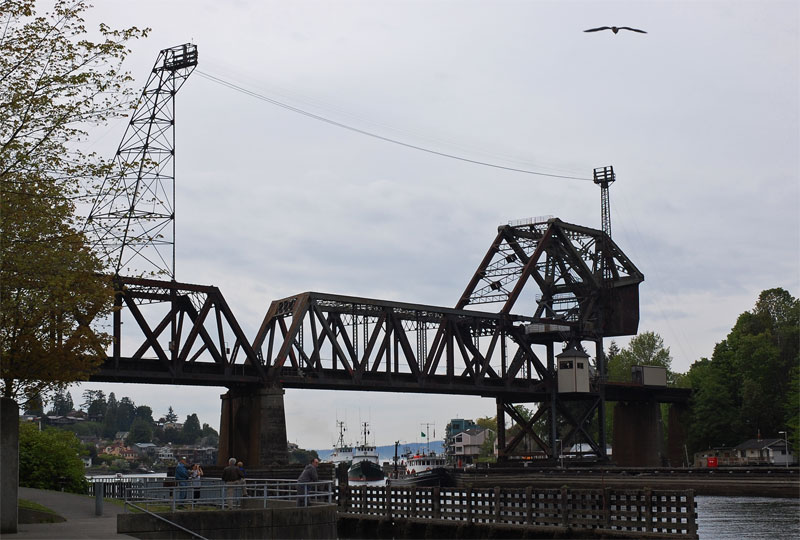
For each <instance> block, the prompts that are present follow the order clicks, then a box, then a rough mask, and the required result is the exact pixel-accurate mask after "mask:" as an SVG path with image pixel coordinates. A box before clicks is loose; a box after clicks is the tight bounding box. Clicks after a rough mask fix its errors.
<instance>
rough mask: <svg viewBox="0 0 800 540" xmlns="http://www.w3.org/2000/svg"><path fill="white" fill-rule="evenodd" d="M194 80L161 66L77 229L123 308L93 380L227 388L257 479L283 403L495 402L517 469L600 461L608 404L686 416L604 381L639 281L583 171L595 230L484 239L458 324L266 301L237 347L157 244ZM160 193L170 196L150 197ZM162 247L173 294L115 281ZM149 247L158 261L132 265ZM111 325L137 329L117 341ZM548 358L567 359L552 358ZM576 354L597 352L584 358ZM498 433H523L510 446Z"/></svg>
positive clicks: (234, 335)
mask: <svg viewBox="0 0 800 540" xmlns="http://www.w3.org/2000/svg"><path fill="white" fill-rule="evenodd" d="M196 64H197V49H196V48H195V47H194V46H192V45H182V46H180V47H175V48H172V49H165V50H164V51H162V52H161V54H160V55H159V59H158V60H157V62H156V66H155V67H154V70H153V74H151V78H150V80H149V81H148V83H147V86H146V88H145V90H144V93H143V98H142V101H141V103H140V107H142V112H140V111H139V110H138V109H137V112H136V113H135V114H134V116H133V118H132V120H131V126H130V127H129V131H131V130H132V134H128V133H126V136H125V138H124V139H123V143H122V145H121V146H120V150H119V151H118V153H117V157H118V160H119V168H118V173H117V176H115V177H113V178H110V179H109V180H108V181H107V185H108V186H109V188H108V189H106V190H105V191H104V192H103V193H101V194H100V195H99V196H98V198H97V201H96V203H95V205H94V207H93V209H92V213H91V214H90V217H89V223H90V232H93V233H94V234H95V235H96V238H97V242H96V244H95V245H96V247H97V249H98V251H99V252H100V253H102V254H105V255H106V256H107V257H109V260H110V261H111V262H112V266H113V268H114V271H115V282H116V284H117V287H118V290H119V294H118V296H117V304H118V306H119V308H120V309H118V310H116V311H115V313H114V320H113V325H112V326H113V334H114V345H113V349H112V350H111V351H110V352H109V354H108V358H107V360H106V361H105V362H104V364H103V366H102V367H101V369H100V370H99V372H98V373H96V374H95V375H94V376H93V377H92V380H94V381H102V382H138V383H155V384H181V385H205V386H226V387H228V389H229V392H228V394H226V395H225V396H223V407H222V409H223V412H222V422H221V428H222V429H221V431H222V434H221V435H222V436H221V448H220V456H223V457H224V456H226V455H233V454H234V453H235V454H236V455H237V456H240V455H241V456H246V461H247V462H248V463H250V464H253V465H257V464H266V463H269V462H272V461H274V460H279V459H280V458H281V452H283V453H284V454H285V449H283V450H281V441H285V423H284V422H285V421H284V419H283V404H282V389H283V388H305V389H329V390H362V391H384V392H417V393H438V394H466V395H478V396H483V397H486V398H493V399H494V400H495V401H496V405H497V412H498V443H499V449H500V450H499V451H500V456H501V457H502V458H505V457H510V456H512V455H519V454H520V453H523V454H524V453H525V452H521V451H520V448H521V442H522V441H523V440H528V441H533V442H534V447H535V448H533V449H530V450H529V451H527V454H528V455H527V456H525V457H531V456H534V457H535V456H539V457H544V458H549V459H551V460H553V459H555V458H556V457H557V455H558V453H560V451H561V448H559V447H558V446H561V447H562V448H563V447H564V446H566V445H567V444H570V445H583V447H585V448H587V449H588V450H587V452H591V453H592V454H593V455H595V456H596V457H598V458H599V459H601V460H602V459H605V458H606V457H607V456H606V433H605V429H606V428H605V403H606V401H607V400H614V401H631V402H645V401H646V402H648V403H657V402H683V401H685V399H686V395H685V392H682V391H677V390H676V389H668V388H655V389H646V390H645V389H642V388H630V387H626V386H624V385H622V386H621V385H614V384H610V383H608V381H607V380H606V363H605V358H604V354H603V339H604V338H606V337H613V336H624V335H633V334H635V333H636V332H637V329H638V324H639V284H640V283H641V282H642V281H643V280H644V276H643V275H642V273H641V272H640V271H639V270H638V269H637V268H636V266H635V265H634V264H633V263H632V261H631V260H630V259H629V258H628V257H627V256H626V255H625V253H624V252H623V251H622V250H621V249H620V247H619V246H617V244H616V243H614V241H613V240H612V239H611V237H610V216H606V214H608V198H607V197H608V184H609V183H610V181H613V180H611V179H613V178H614V176H613V169H610V168H603V169H598V170H595V176H596V178H597V177H598V175H599V178H600V180H601V182H598V183H599V184H600V185H601V189H602V197H603V199H602V200H603V203H602V204H603V216H604V218H603V227H604V230H597V229H593V228H589V227H584V226H580V225H575V224H570V223H565V222H563V221H561V220H559V219H557V218H539V219H530V220H523V221H517V222H511V223H508V224H506V225H502V226H500V227H498V230H497V234H496V236H495V238H494V240H493V241H492V243H491V244H490V246H489V249H488V250H487V252H486V254H485V256H484V257H483V259H482V260H481V262H480V263H479V265H478V268H477V269H476V271H475V273H474V275H473V277H472V279H471V280H470V282H469V283H468V284H467V286H466V288H465V290H464V292H463V293H462V294H461V296H460V298H458V299H457V301H456V302H455V305H454V307H440V306H428V305H420V304H410V303H403V302H394V301H386V300H378V299H369V298H359V297H351V296H342V295H336V294H328V293H320V292H303V293H300V294H296V295H293V296H289V297H287V298H283V299H280V300H275V301H273V302H272V303H271V304H270V306H269V308H268V310H267V312H266V315H265V316H264V319H263V321H262V323H261V325H260V327H259V330H258V332H257V333H256V335H255V336H254V337H253V338H252V340H250V339H248V337H247V336H246V335H245V334H244V332H243V331H242V329H241V327H240V325H239V323H238V322H237V320H236V318H235V317H234V314H233V312H232V311H231V309H230V307H229V306H228V304H227V303H226V301H225V299H224V297H223V295H222V293H221V291H220V290H219V289H218V288H216V287H212V286H203V285H193V284H186V283H180V282H178V281H175V279H174V278H175V275H174V244H170V243H167V242H164V241H162V240H161V239H160V235H161V234H162V232H163V231H165V230H167V229H169V226H168V225H164V224H165V223H172V222H173V221H174V216H175V214H174V200H172V199H169V196H170V195H172V196H173V197H174V169H171V167H174V141H173V143H172V144H173V146H169V145H168V144H167V145H164V144H160V143H158V141H161V142H162V143H164V142H167V143H168V142H169V136H167V133H168V132H169V133H171V131H170V130H172V129H174V115H173V111H172V109H171V106H172V100H174V96H175V92H177V90H178V88H180V86H181V85H182V84H183V82H185V80H186V78H187V77H188V76H189V74H190V73H191V71H192V70H193V69H194V67H195V66H196ZM169 171H172V176H170V175H169ZM598 171H600V172H598ZM609 175H610V176H609ZM165 180H168V184H169V186H170V187H171V189H164V188H163V185H164V184H163V182H164V181H165ZM159 186H161V187H159ZM148 194H149V195H148ZM148 197H149V198H150V199H152V198H153V197H156V198H165V197H166V199H167V200H166V201H165V202H162V203H161V204H162V205H163V209H162V210H158V211H153V212H150V213H148V212H146V211H144V210H143V209H142V207H143V206H146V207H150V208H152V201H151V200H149V199H148ZM170 201H171V202H170ZM166 218H169V219H166ZM170 220H172V221H170ZM606 220H608V226H607V230H606ZM133 224H136V226H135V227H134V226H133ZM164 245H169V246H171V249H173V252H172V256H173V259H172V265H171V266H170V265H169V264H167V265H166V268H157V270H158V271H160V273H161V274H164V273H166V274H167V275H168V276H169V277H170V278H171V279H169V280H162V279H154V278H147V277H131V276H130V274H128V275H125V274H126V269H127V268H128V267H129V263H131V262H132V261H134V258H135V257H136V256H141V258H143V260H144V261H146V262H147V263H150V264H152V263H153V262H159V264H158V265H156V267H158V266H162V267H163V266H164V265H163V264H161V263H169V260H170V259H169V257H168V256H165V255H164V254H163V252H161V251H159V248H162V247H163V246H164ZM151 248H152V249H155V251H156V253H157V255H151V256H146V255H145V251H146V249H151ZM165 270H166V271H165ZM123 318H126V319H130V320H131V321H132V322H133V324H129V325H128V326H127V327H126V333H125V334H124V335H123V333H122V330H121V329H122V319H123ZM557 345H558V346H562V345H563V346H564V350H563V351H562V352H561V353H560V354H558V356H557V351H556V346H557ZM587 345H593V351H592V349H591V348H590V349H589V351H591V352H594V356H593V358H590V357H589V355H588V353H587V352H586V351H587ZM573 360H574V361H573ZM562 361H563V362H569V365H571V366H577V365H578V364H584V363H585V366H584V368H582V369H586V370H587V373H588V372H591V374H590V375H588V376H587V379H586V380H587V384H586V386H585V387H580V388H578V387H577V386H576V387H572V388H565V387H563V386H560V385H559V367H560V366H566V365H567V364H566V363H562ZM570 369H572V368H570ZM518 403H534V404H535V413H534V415H533V417H532V418H527V419H526V418H524V417H523V416H522V415H521V414H520V413H519V410H518V409H517V408H516V407H515V406H514V405H515V404H518ZM506 416H509V417H510V418H511V419H512V420H513V421H514V422H516V423H517V424H518V425H519V426H520V427H521V430H520V432H519V435H517V436H516V437H514V438H513V439H512V440H510V441H506V440H505V429H504V427H505V418H506ZM542 426H544V428H542ZM281 430H283V431H282V433H283V435H282V437H281ZM557 442H558V444H557Z"/></svg>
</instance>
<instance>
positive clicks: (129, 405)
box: [117, 397, 136, 431]
mask: <svg viewBox="0 0 800 540" xmlns="http://www.w3.org/2000/svg"><path fill="white" fill-rule="evenodd" d="M135 415H136V404H135V403H134V402H133V401H132V400H131V398H129V397H123V398H122V399H120V400H119V404H118V405H117V431H129V430H130V429H131V424H132V423H133V418H134V416H135Z"/></svg>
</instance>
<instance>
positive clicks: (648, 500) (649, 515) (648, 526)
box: [644, 488, 653, 532]
mask: <svg viewBox="0 0 800 540" xmlns="http://www.w3.org/2000/svg"><path fill="white" fill-rule="evenodd" d="M644 502H645V507H644V530H645V531H646V532H652V531H653V491H652V490H651V489H650V488H646V489H645V490H644Z"/></svg>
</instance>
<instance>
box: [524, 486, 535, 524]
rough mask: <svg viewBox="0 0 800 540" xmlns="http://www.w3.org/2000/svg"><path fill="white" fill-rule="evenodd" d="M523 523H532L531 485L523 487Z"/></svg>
mask: <svg viewBox="0 0 800 540" xmlns="http://www.w3.org/2000/svg"><path fill="white" fill-rule="evenodd" d="M525 525H533V487H531V486H528V487H526V488H525Z"/></svg>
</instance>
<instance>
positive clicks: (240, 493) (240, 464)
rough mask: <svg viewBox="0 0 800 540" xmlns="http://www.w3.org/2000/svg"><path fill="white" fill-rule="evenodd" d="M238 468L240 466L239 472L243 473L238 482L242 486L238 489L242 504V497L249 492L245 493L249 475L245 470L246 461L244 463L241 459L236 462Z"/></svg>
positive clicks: (237, 492) (238, 496) (237, 494)
mask: <svg viewBox="0 0 800 540" xmlns="http://www.w3.org/2000/svg"><path fill="white" fill-rule="evenodd" d="M236 468H238V469H239V472H241V473H242V477H241V478H240V479H239V482H238V483H239V485H240V486H241V487H240V488H237V489H236V497H237V498H238V499H239V504H241V502H242V497H244V496H246V495H247V493H245V488H244V485H245V483H246V480H245V478H246V477H247V471H245V470H244V463H242V462H241V461H237V462H236Z"/></svg>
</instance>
